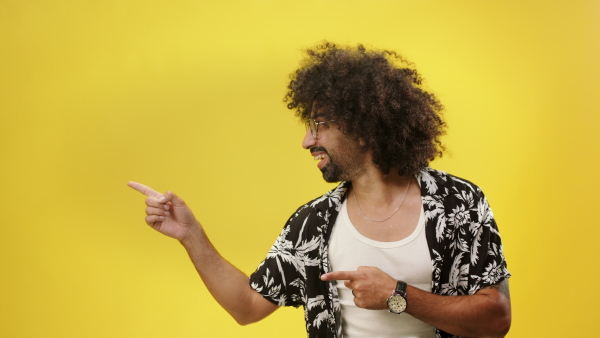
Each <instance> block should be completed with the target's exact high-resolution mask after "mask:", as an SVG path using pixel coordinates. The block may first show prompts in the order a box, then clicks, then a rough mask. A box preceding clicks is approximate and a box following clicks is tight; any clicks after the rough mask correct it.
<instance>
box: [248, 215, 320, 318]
mask: <svg viewBox="0 0 600 338" xmlns="http://www.w3.org/2000/svg"><path fill="white" fill-rule="evenodd" d="M301 209H302V208H301ZM309 218H310V215H309V214H308V213H307V212H302V211H300V209H299V211H297V212H296V213H295V214H294V215H293V216H292V217H291V218H290V219H289V220H288V222H287V224H286V225H285V227H284V228H283V230H282V232H281V234H280V235H279V237H277V240H276V241H275V243H274V244H273V246H272V247H271V249H270V250H269V253H268V254H267V257H266V258H265V260H264V261H262V262H261V263H260V264H259V266H258V268H257V269H256V271H255V272H254V273H252V274H251V275H250V286H251V287H252V288H253V289H254V290H256V291H257V292H258V293H260V294H261V295H262V296H263V297H265V298H266V299H267V300H269V301H271V302H273V303H275V304H277V305H279V306H294V307H298V306H300V305H304V298H305V297H304V295H305V276H306V272H305V266H306V265H307V264H308V265H310V264H312V263H313V262H314V260H313V259H311V257H313V256H314V255H315V253H314V251H315V249H316V248H317V245H316V240H315V238H316V237H315V238H311V236H308V238H307V237H306V236H305V233H306V232H307V231H308V230H307V229H305V228H306V227H308V226H307V223H308V221H309ZM303 235H304V236H303Z"/></svg>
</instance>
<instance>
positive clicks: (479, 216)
mask: <svg viewBox="0 0 600 338" xmlns="http://www.w3.org/2000/svg"><path fill="white" fill-rule="evenodd" d="M411 66H412V64H410V63H407V62H406V61H404V60H403V59H402V58H401V57H400V56H398V55H397V54H395V53H394V52H389V51H384V52H377V51H367V50H366V49H365V48H364V47H362V46H360V45H359V46H358V48H356V49H352V48H339V47H337V46H335V45H333V44H329V43H325V44H323V45H321V46H317V47H316V48H314V49H311V50H308V58H307V60H306V62H305V63H303V66H302V67H301V68H300V69H299V70H297V71H296V72H295V73H294V74H293V76H292V80H291V82H290V84H289V92H288V94H287V96H286V101H287V102H288V108H290V109H296V114H297V115H298V116H299V117H300V118H301V119H302V120H303V121H305V122H306V124H307V132H306V135H305V137H304V140H303V142H302V146H303V147H304V148H305V149H307V150H309V151H310V153H311V154H312V156H313V157H314V159H315V160H318V161H319V162H318V164H317V166H318V168H319V169H320V170H321V171H322V173H323V178H324V179H325V180H326V181H328V182H339V181H342V183H341V184H340V185H338V186H337V187H336V188H335V189H333V190H332V191H330V192H328V193H326V194H325V195H323V196H321V197H319V198H317V199H315V200H313V201H311V202H309V203H307V204H305V205H303V206H301V207H300V208H299V209H298V210H297V211H296V212H295V213H294V214H293V215H292V216H291V217H290V219H289V220H288V222H287V224H286V226H285V227H284V229H283V231H282V233H281V234H280V236H279V238H278V239H277V240H276V242H275V244H274V245H273V247H272V248H271V250H270V251H269V253H268V255H267V257H266V258H265V260H264V261H263V262H262V263H261V264H260V265H259V266H258V268H257V270H256V271H255V272H254V273H253V274H252V275H251V276H250V278H248V277H247V276H245V275H244V274H243V273H241V272H240V271H239V270H237V269H236V268H235V267H233V266H232V265H231V264H229V263H228V262H227V261H225V260H224V259H223V258H222V257H221V256H220V255H219V254H218V253H217V251H216V250H215V249H214V247H213V246H212V245H211V244H210V242H209V240H208V238H207V237H206V235H205V234H204V231H203V229H202V227H201V225H200V223H199V222H198V221H197V220H196V219H195V217H194V216H193V214H192V212H191V210H190V209H189V208H188V207H187V206H186V205H185V203H184V202H183V200H181V199H180V198H179V197H177V196H176V195H175V194H173V193H172V192H167V193H165V194H164V195H163V194H160V193H158V192H156V191H154V190H152V189H150V188H148V187H146V186H144V185H141V184H139V183H135V182H130V183H129V185H130V186H131V187H132V188H134V189H136V190H138V191H140V192H142V193H144V194H145V195H147V196H148V198H147V199H146V205H147V208H146V213H147V217H146V223H148V224H149V225H151V226H152V227H153V228H155V229H156V230H158V231H160V232H161V233H163V234H165V235H167V236H170V237H173V238H176V239H178V240H179V241H180V242H181V243H182V244H183V246H184V247H185V249H186V250H187V252H188V253H189V255H190V258H191V260H192V262H193V263H194V266H195V267H196V269H197V270H198V273H199V274H200V276H201V278H202V279H203V281H204V283H205V284H206V286H207V288H208V289H209V290H210V292H211V294H212V295H213V296H214V297H215V299H216V300H217V301H218V302H219V304H220V305H221V306H223V307H224V308H225V309H226V310H227V311H228V312H229V313H230V314H231V315H232V316H233V317H234V318H235V319H236V321H237V322H238V323H240V324H248V323H252V322H255V321H258V320H261V319H262V318H264V317H266V316H268V315H269V314H271V313H272V312H273V311H275V310H276V309H277V308H278V307H279V306H300V305H302V306H303V307H304V311H305V319H306V329H307V332H308V335H309V336H310V337H342V336H349V337H353V336H356V337H436V336H437V337H452V336H464V337H503V336H504V335H505V334H506V333H507V332H508V329H509V327H510V322H511V313H510V299H509V293H508V278H509V277H510V274H509V273H508V270H507V269H506V261H505V259H504V255H503V253H502V244H501V241H500V237H499V233H498V229H497V227H496V223H495V221H494V217H493V214H492V211H491V209H490V207H489V205H488V203H487V200H486V198H485V196H484V195H483V193H482V192H481V190H480V189H479V188H478V187H477V186H475V185H474V184H472V183H470V182H468V181H466V180H463V179H460V178H457V177H455V176H451V175H449V174H447V173H444V172H440V171H436V170H433V169H431V168H428V167H427V165H428V162H429V161H430V160H432V159H434V158H435V157H437V156H439V155H441V153H442V150H443V147H442V146H441V143H440V141H439V137H440V136H441V135H442V134H443V133H444V128H445V124H444V122H443V120H442V119H441V117H440V112H441V110H442V106H441V104H440V103H439V102H438V101H437V99H436V98H435V96H434V95H433V94H430V93H428V92H426V91H424V90H423V89H421V88H420V84H421V78H420V76H419V74H418V73H417V72H416V71H415V70H414V69H413V68H411ZM231 290H236V291H235V292H231Z"/></svg>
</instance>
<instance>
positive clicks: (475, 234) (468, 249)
mask: <svg viewBox="0 0 600 338" xmlns="http://www.w3.org/2000/svg"><path fill="white" fill-rule="evenodd" d="M416 177H417V179H418V180H419V181H420V183H421V196H422V201H423V209H424V211H425V217H426V225H425V229H426V230H425V231H426V237H427V243H428V246H429V252H430V255H431V260H432V277H433V278H432V279H433V282H432V283H433V285H432V292H433V293H436V294H440V295H448V296H453V295H471V294H474V293H475V292H477V291H478V290H480V289H482V288H485V287H487V286H490V285H494V284H498V283H499V282H501V281H503V280H505V279H507V278H508V277H510V273H509V272H508V270H507V268H506V260H505V258H504V255H503V253H502V243H501V241H500V234H499V233H498V228H497V226H496V222H495V221H494V215H493V213H492V210H491V209H490V207H489V205H488V202H487V200H486V198H485V196H484V195H483V193H482V192H481V189H479V187H477V186H475V185H474V184H473V183H471V182H469V181H466V180H463V179H460V178H458V177H455V176H452V175H449V174H447V173H445V172H442V171H438V170H434V169H431V168H424V169H422V170H421V171H419V172H418V173H417V174H416ZM349 186H350V183H349V182H343V183H341V184H340V185H338V186H337V187H336V188H335V189H333V190H331V191H329V192H327V193H326V194H325V195H323V196H321V197H319V198H317V199H315V200H313V201H311V202H309V203H307V204H305V205H303V206H301V207H300V208H298V210H296V212H295V213H294V214H293V215H292V217H290V219H289V220H288V222H287V223H286V225H285V227H284V229H283V231H282V232H281V234H280V235H279V237H278V238H277V241H276V242H275V244H273V246H272V247H271V250H270V251H269V253H268V254H267V257H266V258H265V260H264V261H263V262H262V263H260V265H259V266H258V268H257V269H256V271H255V272H254V273H253V274H252V275H251V276H250V284H251V286H252V288H254V289H255V290H256V291H257V292H259V293H260V294H262V295H263V296H264V297H265V298H266V299H268V300H269V301H271V302H273V303H275V304H278V305H280V306H295V307H298V306H300V305H302V306H304V315H305V319H306V331H307V333H308V336H309V337H342V333H341V327H342V326H341V310H340V304H339V301H338V295H337V289H336V286H335V282H324V281H321V279H320V276H321V275H322V274H324V273H327V272H330V264H329V257H328V243H329V236H330V235H331V228H332V226H333V224H334V223H335V219H336V217H337V215H338V212H339V210H340V209H341V206H342V201H343V199H344V198H345V193H346V190H347V188H348V187H349ZM437 335H438V337H440V338H446V337H453V336H452V335H449V334H447V333H445V332H443V331H440V330H437Z"/></svg>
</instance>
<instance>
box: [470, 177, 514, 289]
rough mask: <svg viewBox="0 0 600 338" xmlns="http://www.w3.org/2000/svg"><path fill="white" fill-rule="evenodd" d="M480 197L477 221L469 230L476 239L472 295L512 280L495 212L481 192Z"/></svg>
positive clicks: (477, 200)
mask: <svg viewBox="0 0 600 338" xmlns="http://www.w3.org/2000/svg"><path fill="white" fill-rule="evenodd" d="M477 195H478V198H477V199H476V207H477V217H476V219H475V221H474V222H472V223H471V224H470V226H469V232H470V234H471V236H472V237H471V240H472V241H471V254H470V269H469V270H470V272H469V279H470V283H469V284H470V288H469V294H473V293H475V292H477V291H478V290H480V289H483V288H485V287H488V286H490V285H495V284H498V283H500V282H501V281H503V280H505V279H508V278H509V277H510V273H509V271H508V268H507V264H506V258H505V257H504V253H503V250H502V241H501V239H500V232H499V231H498V226H497V225H496V220H495V219H494V214H493V212H492V209H491V208H490V205H489V203H488V201H487V199H486V198H485V196H484V195H483V193H482V192H481V190H479V189H478V194H477Z"/></svg>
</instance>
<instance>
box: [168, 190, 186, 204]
mask: <svg viewBox="0 0 600 338" xmlns="http://www.w3.org/2000/svg"><path fill="white" fill-rule="evenodd" d="M163 198H164V202H170V203H171V205H173V206H174V207H183V206H185V202H184V201H183V199H181V197H179V196H177V195H175V194H174V193H173V192H172V191H167V192H166V193H165V194H164V195H163Z"/></svg>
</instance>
